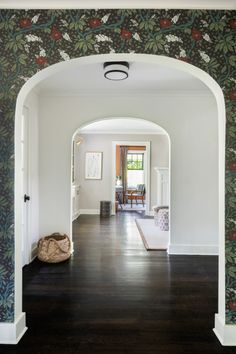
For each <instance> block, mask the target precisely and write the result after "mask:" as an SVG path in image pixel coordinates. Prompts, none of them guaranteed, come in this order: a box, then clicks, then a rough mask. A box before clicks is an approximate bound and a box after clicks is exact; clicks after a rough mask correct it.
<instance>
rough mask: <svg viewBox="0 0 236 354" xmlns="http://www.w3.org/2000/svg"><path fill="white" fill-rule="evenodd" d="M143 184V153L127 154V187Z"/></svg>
mask: <svg viewBox="0 0 236 354" xmlns="http://www.w3.org/2000/svg"><path fill="white" fill-rule="evenodd" d="M143 183H144V153H136V152H128V154H127V185H128V187H135V188H136V187H137V185H138V184H143Z"/></svg>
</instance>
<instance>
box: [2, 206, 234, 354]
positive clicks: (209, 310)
mask: <svg viewBox="0 0 236 354" xmlns="http://www.w3.org/2000/svg"><path fill="white" fill-rule="evenodd" d="M136 217H140V214H138V213H136V212H130V213H122V212H121V213H118V215H117V216H116V217H111V218H103V219H100V217H99V216H85V215H84V216H80V217H79V219H78V220H77V221H76V222H75V223H74V247H75V251H74V254H73V256H72V258H71V259H70V261H67V262H64V263H60V264H54V265H53V264H45V263H41V262H39V261H38V260H35V261H34V262H33V263H32V264H30V265H29V266H27V267H25V269H24V304H23V305H24V306H23V308H24V311H26V313H27V325H28V327H29V329H28V331H27V333H26V334H25V336H24V337H23V338H22V340H21V341H20V343H19V344H18V345H16V346H7V345H5V346H3V345H1V346H0V353H4V354H7V353H22V354H49V353H50V354H61V353H63V354H67V353H68V354H70V353H71V354H72V353H73V354H74V353H79V354H98V353H99V354H162V353H165V354H180V353H181V354H182V353H187V354H190V353H192V354H195V353H196V354H199V353H203V354H208V353H209V354H215V353H236V348H232V347H231V348H230V347H222V346H221V345H220V344H219V342H218V340H217V338H216V337H215V335H214V333H213V331H212V328H213V326H214V314H215V312H217V257H212V256H211V257H203V256H168V255H167V254H166V252H163V251H156V252H155V251H152V252H150V251H149V252H147V251H146V250H145V248H144V246H143V243H142V241H141V238H140V236H139V234H138V231H137V229H136V225H135V222H134V219H135V218H136Z"/></svg>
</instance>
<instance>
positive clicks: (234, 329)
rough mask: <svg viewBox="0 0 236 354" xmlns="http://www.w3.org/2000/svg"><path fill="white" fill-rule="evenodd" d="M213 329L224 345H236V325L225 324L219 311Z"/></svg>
mask: <svg viewBox="0 0 236 354" xmlns="http://www.w3.org/2000/svg"><path fill="white" fill-rule="evenodd" d="M213 331H214V333H215V335H216V337H217V338H218V339H219V341H220V343H221V344H222V345H225V346H236V326H235V325H227V324H224V321H223V320H222V319H221V317H220V315H219V314H218V313H216V314H215V327H214V328H213Z"/></svg>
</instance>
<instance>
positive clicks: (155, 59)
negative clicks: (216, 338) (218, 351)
mask: <svg viewBox="0 0 236 354" xmlns="http://www.w3.org/2000/svg"><path fill="white" fill-rule="evenodd" d="M124 59H126V60H128V61H144V62H146V63H161V64H162V65H166V66H169V67H173V68H177V69H179V70H182V71H184V72H189V73H190V74H191V75H193V76H195V77H197V78H198V79H200V80H202V81H203V82H204V83H205V84H206V85H207V86H208V87H209V89H210V90H211V91H212V92H213V94H214V96H215V98H216V102H217V107H218V131H219V236H220V243H219V255H220V258H219V269H220V272H219V317H220V319H221V321H222V320H223V321H224V318H225V297H224V294H225V285H224V279H225V270H224V264H225V262H224V151H225V111H224V99H223V94H222V91H221V89H220V87H219V86H218V84H217V83H216V82H215V81H214V80H213V79H212V78H211V77H210V76H209V75H208V74H207V73H205V72H203V71H202V70H201V69H198V68H197V67H194V66H192V65H190V64H186V63H183V62H181V61H178V60H175V59H171V58H166V57H162V56H153V55H144V54H138V55H136V54H111V55H98V56H91V57H84V58H80V59H73V60H71V61H69V62H63V63H59V64H56V65H53V66H51V67H49V68H47V69H44V70H42V71H41V72H39V73H38V74H36V75H35V76H33V77H32V78H31V79H30V80H29V81H28V82H27V83H26V84H25V85H24V86H23V88H22V89H21V91H20V94H19V96H18V99H17V107H16V124H15V151H16V160H15V208H16V211H17V212H16V215H15V221H16V229H15V230H16V247H15V250H16V254H15V259H16V263H15V264H16V266H15V269H16V276H15V282H16V283H15V285H16V301H15V309H16V314H19V315H20V314H21V296H22V295H21V287H22V285H21V270H20V268H21V267H20V264H21V260H20V258H21V256H20V254H19V252H20V251H19V250H20V243H21V234H22V232H21V229H20V228H21V226H20V225H21V224H20V220H21V212H20V210H21V207H20V205H19V203H20V199H21V194H20V190H21V188H20V187H21V181H20V178H19V170H20V169H19V167H20V161H21V149H20V148H19V147H20V133H19V132H20V126H21V112H22V107H23V103H24V100H25V97H26V96H27V94H28V93H29V92H30V90H31V89H32V88H33V87H34V86H35V85H37V84H38V83H39V82H40V81H41V80H43V79H44V78H46V77H49V76H50V75H52V74H53V73H56V72H60V71H61V70H62V69H64V68H66V67H67V66H69V65H70V66H78V65H79V66H80V65H81V66H82V65H84V64H85V63H86V64H88V63H92V62H97V61H98V62H103V61H105V60H124Z"/></svg>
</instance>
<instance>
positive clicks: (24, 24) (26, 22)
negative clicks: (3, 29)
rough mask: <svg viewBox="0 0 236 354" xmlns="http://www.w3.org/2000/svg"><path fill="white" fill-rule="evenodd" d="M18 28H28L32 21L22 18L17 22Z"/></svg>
mask: <svg viewBox="0 0 236 354" xmlns="http://www.w3.org/2000/svg"><path fill="white" fill-rule="evenodd" d="M19 25H20V28H28V27H31V26H32V22H31V20H30V19H29V18H22V19H21V20H20V22H19Z"/></svg>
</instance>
